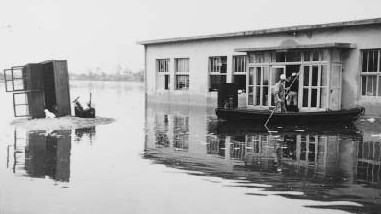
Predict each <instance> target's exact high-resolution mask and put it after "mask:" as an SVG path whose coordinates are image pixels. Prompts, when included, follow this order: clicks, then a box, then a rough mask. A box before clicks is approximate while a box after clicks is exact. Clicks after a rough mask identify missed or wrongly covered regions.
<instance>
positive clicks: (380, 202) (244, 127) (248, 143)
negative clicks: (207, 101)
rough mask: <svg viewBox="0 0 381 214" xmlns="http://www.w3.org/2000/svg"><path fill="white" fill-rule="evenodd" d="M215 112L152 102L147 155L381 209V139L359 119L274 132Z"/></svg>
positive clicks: (174, 164) (310, 196)
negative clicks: (213, 115) (356, 122)
mask: <svg viewBox="0 0 381 214" xmlns="http://www.w3.org/2000/svg"><path fill="white" fill-rule="evenodd" d="M171 112H172V113H171ZM173 112H174V113H173ZM208 115H210V114H209V113H208V110H207V109H205V110H204V112H203V111H200V109H199V110H191V109H189V108H186V109H185V110H183V111H179V110H177V111H174V109H173V107H166V106H154V107H148V108H147V121H146V123H147V124H146V127H147V131H146V142H145V157H146V158H148V159H152V160H154V163H158V164H165V165H168V166H171V167H176V168H181V169H185V170H190V171H191V172H190V174H192V173H193V172H194V171H195V170H196V171H200V172H202V173H203V174H204V175H207V176H219V177H223V178H232V179H237V178H239V179H242V178H244V179H246V180H247V181H249V182H254V183H262V184H268V185H271V187H269V188H267V190H274V191H300V192H303V193H304V194H303V196H301V197H300V198H304V199H316V200H327V201H334V200H350V201H354V202H357V203H361V204H363V205H365V207H366V208H365V210H366V209H368V210H370V211H372V210H377V209H379V208H380V207H381V198H380V197H381V195H380V191H381V142H380V141H379V139H378V138H376V139H373V137H372V135H371V134H367V133H366V132H365V131H364V130H357V128H356V127H355V126H354V125H353V124H347V125H341V126H334V127H326V126H325V127H278V128H275V129H274V130H272V131H270V132H268V130H266V129H264V128H263V126H261V125H260V126H256V125H253V124H242V123H236V124H231V123H228V122H222V121H218V120H215V119H211V117H208ZM193 117H196V119H194V118H193ZM151 118H153V119H151ZM202 122H204V123H205V124H203V123H202ZM151 136H155V137H154V138H152V137H151ZM360 184H361V185H360ZM287 197H289V196H287ZM292 197H293V198H298V197H297V196H292ZM338 209H344V210H345V209H346V208H345V207H339V208H338ZM347 210H351V208H348V209H347ZM352 211H353V210H352Z"/></svg>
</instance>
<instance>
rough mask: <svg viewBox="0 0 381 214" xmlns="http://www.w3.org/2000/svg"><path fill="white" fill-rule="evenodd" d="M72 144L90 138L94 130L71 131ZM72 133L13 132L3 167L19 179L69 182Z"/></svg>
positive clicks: (67, 131) (69, 131)
mask: <svg viewBox="0 0 381 214" xmlns="http://www.w3.org/2000/svg"><path fill="white" fill-rule="evenodd" d="M74 133H75V139H76V141H81V140H82V138H83V137H84V136H86V137H88V138H89V139H90V143H91V142H92V141H91V139H92V138H93V136H94V135H95V127H89V128H81V129H75V131H74ZM71 135H72V130H51V131H42V130H33V131H24V130H18V129H15V130H14V142H13V144H11V145H8V147H7V168H8V169H11V170H12V172H13V173H14V174H16V175H20V176H28V177H34V178H50V179H53V180H55V181H60V182H69V181H70V153H71V146H72V136H71Z"/></svg>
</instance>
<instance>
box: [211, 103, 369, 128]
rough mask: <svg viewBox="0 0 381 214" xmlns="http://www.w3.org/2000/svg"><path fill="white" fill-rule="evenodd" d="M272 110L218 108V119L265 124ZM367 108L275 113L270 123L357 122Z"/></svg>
mask: <svg viewBox="0 0 381 214" xmlns="http://www.w3.org/2000/svg"><path fill="white" fill-rule="evenodd" d="M271 113H272V111H270V110H255V109H248V108H216V114H217V117H218V118H221V119H225V120H234V121H253V122H256V123H264V122H265V121H266V120H267V119H268V118H269V117H270V115H271ZM364 113H365V108H364V107H357V108H351V109H342V110H337V111H316V112H287V113H284V112H283V113H282V112H275V113H274V114H273V115H272V118H271V121H270V123H273V124H306V123H339V122H340V123H342V122H351V121H355V120H357V119H358V118H359V117H360V116H361V115H364Z"/></svg>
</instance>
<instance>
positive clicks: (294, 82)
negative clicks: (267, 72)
mask: <svg viewBox="0 0 381 214" xmlns="http://www.w3.org/2000/svg"><path fill="white" fill-rule="evenodd" d="M286 89H287V90H288V94H287V106H288V109H289V110H290V111H294V112H297V111H298V90H299V80H298V75H297V74H296V73H292V75H291V77H290V78H289V80H288V81H287V82H286Z"/></svg>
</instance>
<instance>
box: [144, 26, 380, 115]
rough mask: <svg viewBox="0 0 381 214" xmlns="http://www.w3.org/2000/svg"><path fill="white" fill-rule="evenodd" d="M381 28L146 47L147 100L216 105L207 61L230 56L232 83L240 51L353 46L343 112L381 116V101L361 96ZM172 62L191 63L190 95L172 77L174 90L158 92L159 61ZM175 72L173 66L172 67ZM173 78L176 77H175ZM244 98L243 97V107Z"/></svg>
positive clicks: (347, 59)
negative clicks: (364, 69)
mask: <svg viewBox="0 0 381 214" xmlns="http://www.w3.org/2000/svg"><path fill="white" fill-rule="evenodd" d="M380 35H381V26H377V25H376V26H374V25H373V26H372V25H371V26H360V27H346V28H335V29H325V30H311V31H308V32H296V34H294V33H293V32H289V33H276V34H268V35H264V36H252V37H235V38H215V39H204V40H199V41H188V42H176V43H167V44H154V45H146V59H145V60H146V81H147V82H146V84H147V85H146V92H147V95H148V96H147V97H148V99H151V100H157V101H159V102H176V103H181V104H187V105H204V104H207V105H211V106H216V105H217V101H216V98H217V93H216V92H209V91H208V89H209V73H208V60H209V57H211V56H227V57H228V63H227V74H228V75H227V82H232V59H233V55H241V54H245V53H238V52H235V51H234V49H237V48H262V47H275V46H280V45H282V44H292V43H297V44H321V43H334V42H337V43H353V44H356V45H357V48H355V49H350V50H348V51H347V54H345V57H344V58H343V59H344V60H343V65H344V73H343V96H342V106H343V107H344V108H348V107H353V106H356V105H361V106H364V107H366V108H367V113H370V114H374V113H376V114H380V113H381V110H380V109H379V108H378V106H380V104H381V97H372V98H364V97H362V96H361V78H360V71H361V54H360V53H361V51H360V50H361V49H373V48H381V37H380ZM162 58H170V60H171V64H172V65H174V59H175V58H189V60H190V88H189V90H188V91H176V90H173V89H174V85H173V84H174V76H171V86H172V85H173V86H172V87H171V90H167V91H165V90H160V89H157V88H156V87H157V84H156V81H157V79H156V78H157V72H156V59H162ZM171 69H172V71H171V72H173V69H174V66H171ZM173 75H174V74H173ZM243 100H244V95H241V97H240V102H241V104H242V102H243Z"/></svg>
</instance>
